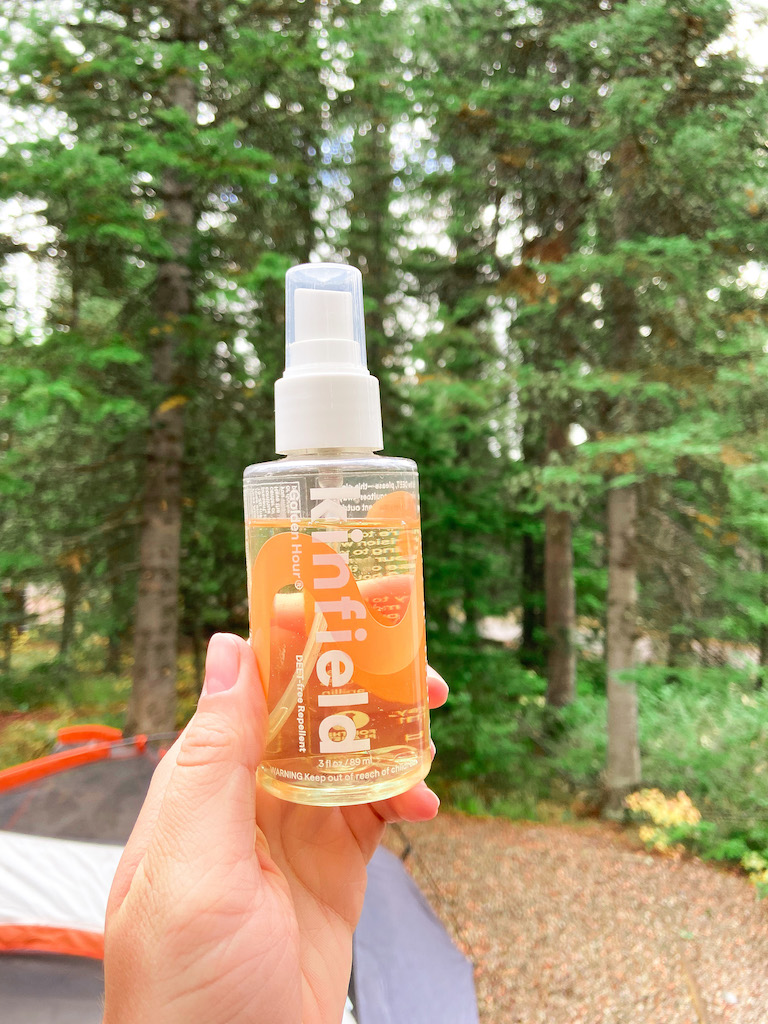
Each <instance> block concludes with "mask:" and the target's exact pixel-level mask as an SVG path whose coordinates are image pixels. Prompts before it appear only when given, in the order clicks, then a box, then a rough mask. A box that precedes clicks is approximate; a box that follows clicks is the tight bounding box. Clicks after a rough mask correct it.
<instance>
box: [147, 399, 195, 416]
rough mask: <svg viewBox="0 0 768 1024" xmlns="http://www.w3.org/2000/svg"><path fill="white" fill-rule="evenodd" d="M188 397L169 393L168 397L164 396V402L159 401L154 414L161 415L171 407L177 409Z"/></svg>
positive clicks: (185, 402) (184, 403)
mask: <svg viewBox="0 0 768 1024" xmlns="http://www.w3.org/2000/svg"><path fill="white" fill-rule="evenodd" d="M188 401H189V399H188V398H187V397H186V395H171V397H170V398H166V400H165V401H164V402H161V403H160V405H158V407H157V409H156V410H155V412H156V415H158V416H162V415H163V413H164V412H170V411H171V409H178V408H179V406H181V405H186V404H187V402H188Z"/></svg>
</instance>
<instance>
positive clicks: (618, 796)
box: [605, 485, 640, 814]
mask: <svg viewBox="0 0 768 1024" xmlns="http://www.w3.org/2000/svg"><path fill="white" fill-rule="evenodd" d="M636 623H637V490H636V487H635V486H634V485H631V486H629V487H616V488H613V489H612V490H611V491H610V492H609V494H608V621H607V630H606V647H607V655H608V681H607V687H608V770H607V775H606V788H607V791H608V802H607V805H606V808H605V809H606V812H607V813H609V814H617V813H619V812H620V811H621V808H622V804H623V801H624V797H625V796H626V795H627V794H628V793H630V792H631V791H632V790H633V789H635V788H636V787H637V786H638V784H639V783H640V747H639V743H638V734H637V687H636V685H635V683H634V681H632V680H629V679H626V678H622V677H623V675H624V673H627V672H629V671H631V669H632V668H633V667H634V663H635V657H634V648H635V633H636Z"/></svg>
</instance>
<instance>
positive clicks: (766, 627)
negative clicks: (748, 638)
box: [755, 551, 768, 690]
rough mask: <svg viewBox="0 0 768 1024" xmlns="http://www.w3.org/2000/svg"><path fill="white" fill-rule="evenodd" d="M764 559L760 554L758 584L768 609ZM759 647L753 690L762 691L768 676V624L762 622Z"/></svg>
mask: <svg viewBox="0 0 768 1024" xmlns="http://www.w3.org/2000/svg"><path fill="white" fill-rule="evenodd" d="M767 570H768V566H766V558H765V554H764V552H762V551H761V552H760V574H761V577H762V583H761V584H760V603H761V604H762V606H763V608H768V575H766V571H767ZM759 646H760V667H759V669H758V672H757V679H756V680H755V689H756V690H762V688H763V687H764V686H765V680H766V676H768V622H764V623H763V624H762V625H761V626H760V636H759Z"/></svg>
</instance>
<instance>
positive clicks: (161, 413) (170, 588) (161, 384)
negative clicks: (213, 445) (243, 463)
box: [126, 0, 198, 732]
mask: <svg viewBox="0 0 768 1024" xmlns="http://www.w3.org/2000/svg"><path fill="white" fill-rule="evenodd" d="M197 9H198V0H181V2H180V3H178V4H177V5H175V7H174V13H175V17H174V19H173V22H172V27H171V30H170V31H171V34H172V36H173V37H174V38H175V39H177V40H179V41H189V40H191V39H194V38H196V36H195V21H196V18H197ZM168 106H169V107H170V108H173V107H177V108H179V109H180V110H181V111H183V112H184V113H185V114H186V115H187V116H188V117H189V118H190V120H191V121H192V123H195V120H196V117H197V99H196V96H195V85H194V82H193V80H192V77H191V76H190V75H185V74H179V75H176V76H174V77H172V78H171V79H170V80H169V84H168ZM162 195H163V197H164V201H165V202H164V206H165V214H166V217H165V225H166V230H167V237H168V240H169V242H170V244H171V245H172V247H173V250H174V258H173V259H169V260H167V261H166V262H163V263H160V264H159V266H158V273H157V282H156V288H155V295H154V309H155V313H156V316H157V319H158V321H159V322H160V323H161V324H162V326H161V329H160V332H159V335H158V337H159V340H158V342H157V346H156V348H155V351H154V358H153V382H154V384H155V385H156V388H157V391H158V393H159V394H161V395H162V398H161V400H160V404H159V405H158V408H157V409H156V410H155V413H154V415H153V417H152V424H151V427H150V434H149V440H148V444H147V466H146V478H145V489H144V497H143V504H142V525H141V536H140V543H139V593H138V600H137V604H136V617H135V627H134V671H133V690H132V693H131V701H130V706H129V709H128V715H127V722H126V730H127V731H128V732H169V731H172V730H173V729H174V728H175V725H176V657H177V643H178V637H177V633H178V603H179V553H180V538H181V498H182V494H181V469H182V459H183V456H184V413H183V407H182V406H183V403H182V402H174V401H173V400H172V396H173V392H174V390H175V386H176V385H177V384H178V381H177V377H178V365H177V362H178V357H177V350H178V347H179V332H180V328H181V322H180V321H181V318H183V317H185V316H187V315H189V314H190V313H191V312H192V309H193V295H192V281H191V275H190V267H189V254H190V250H191V245H192V238H193V234H194V231H195V225H196V212H195V205H194V195H193V185H192V183H191V182H188V181H185V180H184V179H183V178H182V177H181V175H180V174H179V172H178V171H176V170H169V171H168V172H167V173H166V174H165V176H164V179H163V189H162ZM169 398H171V401H168V399H169Z"/></svg>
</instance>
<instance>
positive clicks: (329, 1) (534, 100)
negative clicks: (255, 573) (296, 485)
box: [0, 0, 768, 878]
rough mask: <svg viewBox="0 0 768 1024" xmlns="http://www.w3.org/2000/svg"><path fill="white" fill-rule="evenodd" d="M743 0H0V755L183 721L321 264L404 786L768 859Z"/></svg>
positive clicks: (752, 114)
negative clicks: (358, 431)
mask: <svg viewBox="0 0 768 1024" xmlns="http://www.w3.org/2000/svg"><path fill="white" fill-rule="evenodd" d="M763 15H764V12H762V11H761V10H760V9H755V8H745V7H744V6H743V5H739V6H735V5H734V4H732V3H729V2H726V0H669V2H668V0H623V2H618V0H544V2H542V3H540V4H538V5H534V4H530V3H527V2H525V0H501V2H499V3H497V4H494V3H489V2H485V0H455V2H449V0H381V2H368V0H361V2H359V3H350V2H346V0H339V2H335V0H318V2H314V3H312V2H310V0H303V2H301V0H296V2H291V3H288V2H285V3H282V2H280V0H266V2H264V0H258V2H255V0H209V2H203V0H162V2H156V3H146V4H132V3H128V2H124V0H98V2H96V0H93V2H92V0H46V2H43V3H32V2H31V0H16V2H6V3H5V4H3V5H2V14H1V15H0V51H1V54H2V56H1V58H0V89H1V90H2V104H3V105H2V110H1V111H0V113H1V115H2V120H3V123H4V126H5V131H4V137H3V143H2V155H1V156H0V201H2V204H3V205H2V223H1V224H0V253H1V254H2V258H3V269H2V275H3V277H2V281H3V285H2V291H1V292H0V307H1V308H0V312H1V313H2V319H1V321H0V349H1V352H0V499H1V502H2V503H1V505H0V581H1V582H2V596H1V598H0V633H1V637H0V641H1V650H0V710H1V711H2V712H3V713H4V719H3V721H4V728H3V732H2V734H0V745H1V746H2V756H3V758H4V761H5V763H10V762H11V761H12V760H14V759H17V758H18V757H20V756H31V755H32V754H34V753H37V752H40V751H41V750H42V749H43V748H44V747H45V746H46V744H47V743H48V742H49V739H50V734H51V731H52V729H53V727H54V726H55V725H56V724H60V723H61V722H63V721H73V720H75V719H77V720H82V719H83V717H84V716H85V717H88V718H97V719H100V720H103V721H107V722H110V723H112V724H119V725H121V726H123V725H126V726H127V728H129V729H133V730H139V731H142V732H163V731H167V730H170V729H173V728H174V727H177V726H179V725H180V724H182V722H183V721H184V720H185V719H186V717H187V716H188V715H189V713H190V710H191V707H192V706H193V704H194V699H195V697H196V694H197V692H198V689H199V685H200V682H201V673H202V665H203V661H204V652H205V643H206V640H207V638H208V636H209V635H210V634H211V633H212V632H214V631H216V630H219V629H233V630H235V631H238V632H241V633H244V632H245V631H246V629H247V607H246V598H245V567H244V555H243V526H242V491H241V479H242V470H243V468H244V467H245V466H246V465H248V464H249V463H253V462H260V461H264V460H268V459H270V458H272V457H273V418H272V402H273V384H274V381H275V378H276V377H277V376H279V374H280V373H281V371H282V365H283V346H284V313H283V281H284V275H285V271H286V270H287V269H288V268H289V267H290V266H292V265H294V264H296V263H299V262H304V261H308V260H318V259H321V260H340V261H347V262H350V263H353V264H355V265H356V266H358V267H359V268H360V269H361V271H362V273H363V283H364V291H365V296H366V317H367V330H368V353H369V364H370V368H371V370H372V372H374V373H375V374H377V375H378V376H379V378H380V380H381V386H382V398H383V409H384V419H385V439H386V445H387V448H386V451H387V452H388V453H391V454H398V455H403V456H408V457H411V458H414V459H415V460H416V461H417V462H418V464H419V467H420V470H421V478H422V498H423V506H422V515H423V530H424V552H425V571H426V587H427V629H428V648H429V656H430V660H431V662H432V663H433V664H434V665H435V667H436V668H437V669H438V670H440V671H441V672H442V673H443V674H444V675H445V676H446V678H447V679H448V680H449V682H450V685H451V687H452V697H451V700H450V703H449V705H448V707H447V709H446V710H445V711H444V712H440V713H439V714H437V715H436V716H435V721H434V736H435V739H436V741H437V745H438V751H439V755H438V760H437V762H436V765H435V770H434V771H435V777H436V780H437V786H438V788H439V790H440V791H441V792H442V793H443V795H445V796H448V797H449V798H450V799H451V800H452V801H453V803H454V804H455V805H457V806H460V807H464V808H465V809H469V810H476V811H479V810H491V811H495V812H498V813H505V814H509V815H513V816H520V815H522V816H528V817H542V816H543V817H546V816H548V815H550V816H551V815H553V814H555V815H559V816H562V815H574V814H576V815H578V814H583V813H587V814H588V813H599V812H604V813H613V814H616V813H621V810H622V807H623V800H624V798H625V796H626V795H627V794H628V793H630V792H632V791H634V790H637V789H638V788H639V787H641V786H646V787H648V786H650V787H658V788H659V789H661V790H662V791H663V792H664V793H665V794H667V795H668V796H669V797H670V800H669V802H668V804H666V805H665V807H666V808H667V812H668V816H669V814H671V827H672V830H673V834H672V839H673V840H676V839H677V838H680V837H682V838H684V839H687V840H689V841H690V842H691V843H692V844H693V845H694V846H696V848H697V849H699V851H700V852H701V851H703V852H706V853H708V854H709V855H712V856H722V857H727V858H730V859H737V860H739V859H740V860H742V861H744V860H745V858H746V859H747V860H749V859H750V858H752V863H753V864H755V863H756V864H758V866H759V862H760V860H761V859H762V862H763V867H762V869H761V870H763V869H765V868H768V859H767V858H768V826H766V824H765V818H766V811H767V810H768V748H767V747H766V743H767V741H768V688H764V685H763V684H764V679H765V673H766V667H767V666H768V608H767V607H766V597H768V508H767V506H766V497H768V410H766V402H765V395H766V382H767V381H768V355H767V354H766V339H767V336H768V331H767V329H766V326H767V325H766V319H767V317H768V304H767V303H766V281H767V280H768V278H766V269H767V265H768V177H767V176H766V160H767V159H768V148H767V147H768V132H767V128H768V89H767V88H766V82H765V77H764V71H763V65H764V63H765V62H764V61H761V60H760V47H759V46H757V47H756V46H755V45H754V40H755V39H758V38H760V37H759V35H758V33H759V32H760V30H761V27H763V28H764V23H763V20H762V18H763ZM750 38H751V41H752V43H753V45H752V46H751V47H749V46H748V45H747V44H748V43H749V42H750ZM762 38H763V39H766V38H768V36H765V35H763V37H762ZM767 45H768V44H767ZM766 56H768V54H766ZM52 604H53V605H54V606H55V607H54V608H53V609H52V608H51V605H52ZM43 612H44V614H41V613H43ZM679 790H684V791H685V793H687V794H688V795H689V796H690V798H691V799H692V800H693V801H694V803H695V804H696V806H697V808H698V809H699V810H700V811H701V813H702V814H703V816H704V821H702V822H696V821H694V820H693V819H691V816H690V814H688V812H687V811H686V810H685V807H684V806H683V805H682V804H681V803H680V801H679V799H678V798H676V797H675V796H674V794H675V793H677V792H678V791H679ZM686 806H687V805H686ZM681 807H682V810H680V808H681ZM670 808H671V811H670V810H669V809H670ZM676 808H677V810H676ZM677 811H679V814H678V813H677ZM667 812H665V813H667ZM676 815H677V816H676ZM689 819H691V820H689ZM667 826H670V822H667ZM675 828H676V829H677V832H674V829H675ZM755 858H757V860H755ZM766 877H767V878H768V876H766Z"/></svg>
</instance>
